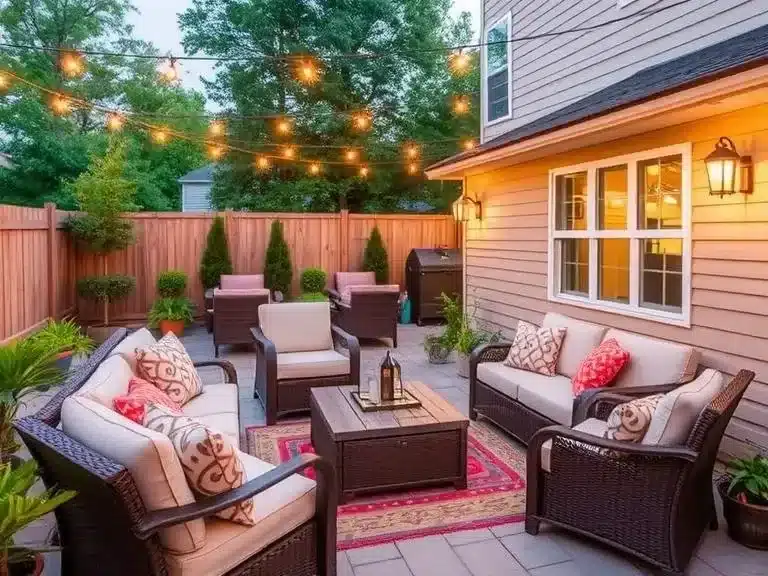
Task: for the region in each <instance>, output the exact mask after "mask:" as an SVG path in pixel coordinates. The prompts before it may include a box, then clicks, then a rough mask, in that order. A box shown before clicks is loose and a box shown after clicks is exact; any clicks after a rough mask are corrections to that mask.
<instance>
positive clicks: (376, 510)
mask: <svg viewBox="0 0 768 576" xmlns="http://www.w3.org/2000/svg"><path fill="white" fill-rule="evenodd" d="M246 438H247V446H248V452H249V453H250V454H252V455H254V456H256V457H258V458H260V459H262V460H265V461H267V462H270V463H272V464H275V465H277V464H279V463H281V462H285V461H286V460H290V459H291V458H292V457H294V456H296V455H298V454H302V453H306V452H313V448H312V444H311V443H310V440H309V420H300V421H293V422H291V423H287V424H278V425H276V426H268V427H267V426H254V427H250V428H248V429H247V430H246ZM467 450H468V453H467V472H468V477H467V478H468V482H467V489H466V490H456V489H455V488H453V487H452V486H446V487H444V488H434V489H425V490H415V491H411V492H397V493H382V494H377V495H374V496H370V497H364V498H356V499H354V500H352V501H351V502H349V503H347V504H344V505H342V506H340V507H339V510H338V548H339V550H347V549H350V548H358V547H361V546H373V545H375V544H384V543H386V542H393V541H396V540H403V539H406V538H416V537H419V536H429V535H432V534H445V533H450V532H457V531H460V530H471V529H475V528H487V527H491V526H496V525H499V524H506V523H508V522H520V521H522V520H523V519H524V518H523V515H524V512H525V481H524V480H523V478H524V477H525V451H524V449H523V448H522V447H521V446H520V445H517V444H514V443H513V442H512V441H510V440H509V439H508V438H505V437H504V436H503V435H502V434H501V433H500V432H498V431H497V430H495V429H494V428H492V427H491V426H490V425H488V424H485V423H476V422H472V423H471V425H470V428H469V438H468V448H467ZM306 475H307V476H310V477H313V476H314V470H307V472H306Z"/></svg>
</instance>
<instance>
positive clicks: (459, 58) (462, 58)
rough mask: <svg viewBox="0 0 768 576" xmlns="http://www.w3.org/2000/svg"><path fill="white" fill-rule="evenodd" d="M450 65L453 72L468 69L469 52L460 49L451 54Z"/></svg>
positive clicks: (459, 73)
mask: <svg viewBox="0 0 768 576" xmlns="http://www.w3.org/2000/svg"><path fill="white" fill-rule="evenodd" d="M450 65H451V70H452V71H453V73H454V74H458V75H461V74H465V73H466V72H467V70H468V69H469V54H465V53H464V52H462V51H459V52H457V53H454V54H452V55H451V58H450Z"/></svg>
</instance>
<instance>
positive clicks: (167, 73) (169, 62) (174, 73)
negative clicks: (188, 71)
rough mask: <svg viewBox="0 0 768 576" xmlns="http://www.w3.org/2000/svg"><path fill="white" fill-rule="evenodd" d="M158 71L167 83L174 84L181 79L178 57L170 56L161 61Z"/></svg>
mask: <svg viewBox="0 0 768 576" xmlns="http://www.w3.org/2000/svg"><path fill="white" fill-rule="evenodd" d="M157 72H158V74H160V78H161V79H162V80H163V81H164V82H166V83H167V84H173V83H174V82H176V81H177V80H178V79H179V76H180V73H179V67H178V62H177V60H176V58H174V57H173V56H169V57H168V58H167V59H165V60H161V61H160V65H159V66H158V67H157Z"/></svg>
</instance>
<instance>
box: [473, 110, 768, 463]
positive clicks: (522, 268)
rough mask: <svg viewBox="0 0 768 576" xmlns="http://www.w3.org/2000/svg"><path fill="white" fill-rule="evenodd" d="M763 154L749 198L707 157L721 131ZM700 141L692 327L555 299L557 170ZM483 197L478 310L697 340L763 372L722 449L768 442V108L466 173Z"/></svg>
mask: <svg viewBox="0 0 768 576" xmlns="http://www.w3.org/2000/svg"><path fill="white" fill-rule="evenodd" d="M723 135H727V136H729V137H731V138H732V139H733V140H734V142H735V144H736V146H737V149H738V150H739V151H740V153H741V154H751V155H752V157H753V161H754V165H755V169H754V181H755V190H754V193H753V194H752V195H751V196H745V195H742V194H734V195H733V196H726V197H723V198H722V199H721V198H720V197H718V196H711V195H710V194H709V188H708V182H707V176H706V170H705V166H704V161H703V159H704V158H705V157H706V155H707V154H709V153H710V152H711V151H712V150H713V149H714V144H715V142H716V141H717V139H718V137H720V136H723ZM689 142H690V143H691V145H692V159H693V162H692V170H691V173H692V174H691V175H692V185H691V186H692V198H691V206H692V210H691V229H692V231H691V236H692V264H691V266H692V276H691V318H690V327H683V326H675V325H670V324H667V323H661V322H657V321H652V320H645V319H639V318H633V317H628V316H624V315H619V314H616V313H610V312H602V311H596V310H592V309H586V308H583V307H577V306H573V305H567V304H561V303H556V302H552V301H550V300H549V299H548V292H547V283H548V262H547V259H548V253H547V251H548V197H549V190H548V185H549V171H550V170H553V169H557V168H561V167H565V166H571V165H575V164H581V163H584V162H590V161H596V160H601V159H606V158H611V157H614V156H620V155H623V154H631V153H636V152H641V151H644V150H651V149H655V148H660V147H664V146H672V145H677V144H683V143H689ZM466 187H467V191H468V194H469V195H470V196H473V197H475V196H477V197H478V198H480V199H481V200H482V201H483V219H482V220H480V221H474V222H471V223H468V225H467V227H468V229H467V230H466V234H465V246H464V248H465V254H466V263H465V267H464V270H465V286H466V288H465V294H466V300H467V304H468V306H469V308H470V310H471V309H472V308H473V307H476V318H477V319H478V321H479V322H480V323H485V324H486V325H487V326H488V327H489V328H492V329H500V330H501V331H502V332H505V333H506V334H507V335H509V334H510V332H511V331H512V330H513V329H514V328H515V326H516V325H517V322H518V320H521V319H522V320H526V321H530V322H534V323H539V322H541V320H542V318H543V316H544V314H545V313H546V312H548V311H555V312H560V313H563V314H566V315H569V316H572V317H575V318H580V319H582V320H585V321H589V322H594V323H598V324H602V325H605V326H611V327H615V328H618V329H622V330H628V331H633V332H636V333H640V334H644V335H648V336H652V337H657V338H663V339H668V340H672V341H677V342H684V343H687V344H691V345H693V346H695V347H696V348H698V349H699V350H701V352H702V354H703V363H704V364H706V365H708V366H712V367H714V368H717V369H720V370H723V371H724V372H727V373H729V374H734V373H735V372H736V371H737V370H739V369H740V368H746V369H749V370H753V371H754V372H755V373H756V374H757V377H756V379H755V382H754V383H753V384H752V385H751V386H750V388H749V389H748V391H747V393H746V396H745V399H744V400H743V401H742V402H741V404H740V406H739V408H738V409H737V411H736V415H735V417H734V419H733V420H732V423H731V425H730V427H729V428H728V431H727V436H726V438H725V439H724V441H723V444H722V446H721V449H722V450H723V452H725V453H726V454H729V455H740V454H745V453H749V450H750V445H749V443H750V442H754V443H757V444H758V445H760V446H762V447H764V448H765V449H768V105H763V106H758V107H751V108H745V109H742V110H739V111H736V112H732V113H729V114H724V115H721V116H715V117H712V118H708V119H706V120H702V121H696V122H692V123H689V124H682V125H679V126H675V127H672V128H665V129H663V130H659V131H656V132H649V133H646V134H643V135H640V136H635V137H632V138H627V139H623V140H617V141H613V142H608V143H605V144H602V145H599V146H594V147H590V148H584V149H580V150H576V151H572V152H568V153H565V154H560V155H555V156H550V157H547V158H544V159H541V160H536V161H533V162H530V163H527V164H520V165H517V166H511V167H506V168H502V169H499V170H495V171H488V172H485V173H482V174H480V175H477V176H469V177H467V181H466Z"/></svg>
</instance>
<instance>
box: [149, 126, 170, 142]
mask: <svg viewBox="0 0 768 576" xmlns="http://www.w3.org/2000/svg"><path fill="white" fill-rule="evenodd" d="M168 139H169V136H168V131H167V130H166V129H165V128H155V129H154V130H152V142H154V143H155V144H161V145H162V144H167V143H168Z"/></svg>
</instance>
